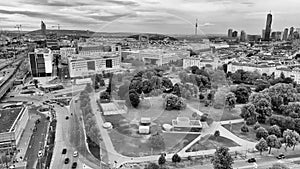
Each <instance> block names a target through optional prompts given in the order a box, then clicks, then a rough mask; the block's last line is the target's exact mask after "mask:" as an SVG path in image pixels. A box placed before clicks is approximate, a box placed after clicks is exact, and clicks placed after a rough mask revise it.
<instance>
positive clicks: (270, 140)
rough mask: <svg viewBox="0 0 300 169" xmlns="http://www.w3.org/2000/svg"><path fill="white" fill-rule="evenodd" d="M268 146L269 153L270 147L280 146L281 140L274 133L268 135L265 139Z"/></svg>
mask: <svg viewBox="0 0 300 169" xmlns="http://www.w3.org/2000/svg"><path fill="white" fill-rule="evenodd" d="M266 141H267V144H268V147H269V154H270V153H271V150H272V148H277V149H280V148H281V142H280V141H279V139H278V138H277V137H276V136H275V135H269V136H268V137H267V139H266Z"/></svg>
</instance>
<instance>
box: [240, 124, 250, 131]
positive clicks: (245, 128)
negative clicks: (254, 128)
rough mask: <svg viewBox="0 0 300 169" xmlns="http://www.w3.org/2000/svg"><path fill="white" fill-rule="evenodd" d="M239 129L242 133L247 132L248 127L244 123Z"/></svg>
mask: <svg viewBox="0 0 300 169" xmlns="http://www.w3.org/2000/svg"><path fill="white" fill-rule="evenodd" d="M241 131H242V132H244V133H247V132H249V128H248V126H247V125H246V124H244V125H243V126H242V127H241Z"/></svg>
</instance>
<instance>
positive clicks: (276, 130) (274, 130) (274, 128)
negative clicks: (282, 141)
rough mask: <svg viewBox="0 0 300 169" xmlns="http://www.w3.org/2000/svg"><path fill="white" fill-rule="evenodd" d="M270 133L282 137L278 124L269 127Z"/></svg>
mask: <svg viewBox="0 0 300 169" xmlns="http://www.w3.org/2000/svg"><path fill="white" fill-rule="evenodd" d="M268 133H269V135H272V134H273V135H275V136H276V137H281V130H280V127H279V126H277V125H273V126H271V127H270V128H269V129H268Z"/></svg>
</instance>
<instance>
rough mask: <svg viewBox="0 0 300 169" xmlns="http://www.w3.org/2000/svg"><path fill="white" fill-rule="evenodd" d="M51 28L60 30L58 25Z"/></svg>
mask: <svg viewBox="0 0 300 169" xmlns="http://www.w3.org/2000/svg"><path fill="white" fill-rule="evenodd" d="M51 27H52V28H57V29H58V30H60V24H57V25H55V26H51Z"/></svg>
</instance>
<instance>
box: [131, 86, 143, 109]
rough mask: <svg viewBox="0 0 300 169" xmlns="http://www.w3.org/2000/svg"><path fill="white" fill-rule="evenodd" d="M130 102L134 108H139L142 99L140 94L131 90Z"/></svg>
mask: <svg viewBox="0 0 300 169" xmlns="http://www.w3.org/2000/svg"><path fill="white" fill-rule="evenodd" d="M129 100H130V103H131V105H132V106H133V107H134V108H137V107H138V106H139V104H140V97H139V95H138V93H137V92H136V91H135V90H130V91H129Z"/></svg>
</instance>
